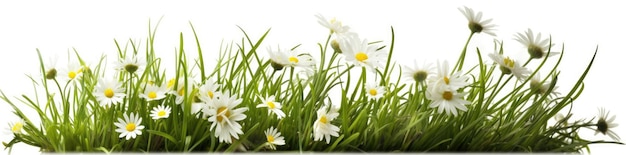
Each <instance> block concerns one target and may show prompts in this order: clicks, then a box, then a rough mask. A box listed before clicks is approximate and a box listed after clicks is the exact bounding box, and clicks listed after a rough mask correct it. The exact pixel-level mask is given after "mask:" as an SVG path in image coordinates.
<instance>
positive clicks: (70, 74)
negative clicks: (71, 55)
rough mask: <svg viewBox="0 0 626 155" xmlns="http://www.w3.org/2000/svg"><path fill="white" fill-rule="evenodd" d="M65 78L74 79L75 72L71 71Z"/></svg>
mask: <svg viewBox="0 0 626 155" xmlns="http://www.w3.org/2000/svg"><path fill="white" fill-rule="evenodd" d="M67 77H69V78H70V79H74V78H75V77H76V72H74V71H71V72H69V73H67Z"/></svg>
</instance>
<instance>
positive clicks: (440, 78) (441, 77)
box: [428, 60, 469, 90]
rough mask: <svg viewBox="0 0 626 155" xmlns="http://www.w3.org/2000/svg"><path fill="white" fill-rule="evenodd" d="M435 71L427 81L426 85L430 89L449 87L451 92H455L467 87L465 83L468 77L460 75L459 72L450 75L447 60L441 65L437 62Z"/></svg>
mask: <svg viewBox="0 0 626 155" xmlns="http://www.w3.org/2000/svg"><path fill="white" fill-rule="evenodd" d="M437 71H438V72H437V74H436V75H435V76H434V77H432V78H429V80H428V81H429V84H428V85H429V86H430V87H429V88H431V89H432V88H437V87H444V86H445V87H449V88H450V89H451V90H457V89H459V88H462V87H465V86H467V85H469V83H468V82H467V81H468V80H469V77H467V76H464V75H462V73H461V72H460V71H459V72H456V73H454V74H450V66H449V64H448V61H447V60H446V61H444V62H443V63H439V62H437Z"/></svg>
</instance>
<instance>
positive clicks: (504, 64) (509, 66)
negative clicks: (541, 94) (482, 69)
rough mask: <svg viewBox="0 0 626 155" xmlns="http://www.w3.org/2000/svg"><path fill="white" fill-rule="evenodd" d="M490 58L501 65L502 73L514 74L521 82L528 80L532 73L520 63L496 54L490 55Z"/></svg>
mask: <svg viewBox="0 0 626 155" xmlns="http://www.w3.org/2000/svg"><path fill="white" fill-rule="evenodd" d="M489 57H490V58H491V60H493V61H494V62H496V63H498V65H500V71H502V73H503V74H513V75H514V76H515V77H516V78H517V79H518V80H520V81H523V80H526V79H527V78H528V75H529V74H530V73H531V72H530V70H528V69H526V68H525V67H522V66H521V65H520V64H519V63H518V62H516V61H515V60H513V59H511V58H509V57H506V58H505V57H504V56H502V55H501V54H498V53H495V52H494V53H489Z"/></svg>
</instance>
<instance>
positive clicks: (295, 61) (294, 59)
mask: <svg viewBox="0 0 626 155" xmlns="http://www.w3.org/2000/svg"><path fill="white" fill-rule="evenodd" d="M289 62H291V63H298V58H297V57H294V56H291V57H289Z"/></svg>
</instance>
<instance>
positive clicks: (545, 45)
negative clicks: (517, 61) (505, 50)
mask: <svg viewBox="0 0 626 155" xmlns="http://www.w3.org/2000/svg"><path fill="white" fill-rule="evenodd" d="M515 40H517V41H518V42H520V43H522V44H524V46H526V48H527V49H528V54H530V57H531V58H534V59H540V58H543V57H544V56H546V55H547V56H555V55H557V54H559V53H560V52H548V49H550V47H552V46H554V44H550V38H546V39H543V40H542V38H541V33H537V35H535V34H534V33H533V31H532V30H530V29H528V30H527V31H526V32H524V33H517V34H516V35H515Z"/></svg>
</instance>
